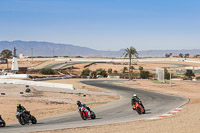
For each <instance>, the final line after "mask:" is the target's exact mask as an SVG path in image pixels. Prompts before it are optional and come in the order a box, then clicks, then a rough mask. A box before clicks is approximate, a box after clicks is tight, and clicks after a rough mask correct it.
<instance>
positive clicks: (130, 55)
mask: <svg viewBox="0 0 200 133" xmlns="http://www.w3.org/2000/svg"><path fill="white" fill-rule="evenodd" d="M123 55H124V57H128V58H129V69H128V70H129V80H131V71H130V68H131V61H132V58H133V57H137V56H138V53H137V51H136V49H135V48H133V47H130V48H127V49H125V52H124V54H123Z"/></svg>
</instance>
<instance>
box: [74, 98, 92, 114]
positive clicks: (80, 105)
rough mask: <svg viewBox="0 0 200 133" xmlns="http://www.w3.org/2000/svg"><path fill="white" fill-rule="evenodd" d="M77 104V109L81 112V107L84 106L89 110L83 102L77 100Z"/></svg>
mask: <svg viewBox="0 0 200 133" xmlns="http://www.w3.org/2000/svg"><path fill="white" fill-rule="evenodd" d="M77 105H78V110H79V111H80V112H81V108H82V107H84V108H86V109H87V110H88V111H90V112H91V110H90V108H89V107H87V106H86V105H85V104H84V103H81V102H80V101H77Z"/></svg>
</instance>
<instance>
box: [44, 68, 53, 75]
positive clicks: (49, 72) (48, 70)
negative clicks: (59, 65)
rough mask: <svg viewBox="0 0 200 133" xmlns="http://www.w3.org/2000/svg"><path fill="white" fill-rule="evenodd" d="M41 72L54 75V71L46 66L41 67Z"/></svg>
mask: <svg viewBox="0 0 200 133" xmlns="http://www.w3.org/2000/svg"><path fill="white" fill-rule="evenodd" d="M41 74H44V75H54V74H55V71H54V70H52V69H50V68H48V69H42V70H41Z"/></svg>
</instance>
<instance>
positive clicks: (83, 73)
mask: <svg viewBox="0 0 200 133" xmlns="http://www.w3.org/2000/svg"><path fill="white" fill-rule="evenodd" d="M90 73H91V70H89V69H88V68H87V69H85V70H83V71H82V73H81V76H89V75H90Z"/></svg>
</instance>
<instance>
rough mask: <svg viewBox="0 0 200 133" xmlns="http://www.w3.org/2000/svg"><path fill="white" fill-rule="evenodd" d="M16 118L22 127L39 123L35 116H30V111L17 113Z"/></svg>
mask: <svg viewBox="0 0 200 133" xmlns="http://www.w3.org/2000/svg"><path fill="white" fill-rule="evenodd" d="M16 117H17V119H18V121H19V123H20V124H21V125H25V124H30V123H32V124H36V123H37V119H36V118H35V117H34V116H33V115H31V114H30V111H27V112H17V114H16Z"/></svg>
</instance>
